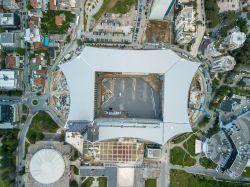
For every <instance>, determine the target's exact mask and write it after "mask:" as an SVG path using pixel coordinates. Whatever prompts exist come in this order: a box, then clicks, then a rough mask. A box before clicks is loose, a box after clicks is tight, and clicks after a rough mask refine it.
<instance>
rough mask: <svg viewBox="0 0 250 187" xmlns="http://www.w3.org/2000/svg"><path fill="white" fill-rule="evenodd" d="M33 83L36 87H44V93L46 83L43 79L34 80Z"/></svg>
mask: <svg viewBox="0 0 250 187" xmlns="http://www.w3.org/2000/svg"><path fill="white" fill-rule="evenodd" d="M33 81H34V85H35V86H42V92H44V88H45V83H46V81H45V80H44V79H43V78H34V79H33Z"/></svg>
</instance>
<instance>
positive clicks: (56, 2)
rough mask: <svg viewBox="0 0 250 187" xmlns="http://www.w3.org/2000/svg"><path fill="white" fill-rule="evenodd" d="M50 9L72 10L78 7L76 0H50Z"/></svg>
mask: <svg viewBox="0 0 250 187" xmlns="http://www.w3.org/2000/svg"><path fill="white" fill-rule="evenodd" d="M49 7H50V10H71V9H74V8H75V7H76V1H75V0H49Z"/></svg>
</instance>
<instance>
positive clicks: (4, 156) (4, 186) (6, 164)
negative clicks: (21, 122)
mask: <svg viewBox="0 0 250 187" xmlns="http://www.w3.org/2000/svg"><path fill="white" fill-rule="evenodd" d="M17 134H18V130H1V131H0V140H1V147H0V157H1V159H0V186H1V187H9V186H14V184H13V181H15V175H16V174H17V173H16V157H15V151H16V148H17V145H18V142H17Z"/></svg>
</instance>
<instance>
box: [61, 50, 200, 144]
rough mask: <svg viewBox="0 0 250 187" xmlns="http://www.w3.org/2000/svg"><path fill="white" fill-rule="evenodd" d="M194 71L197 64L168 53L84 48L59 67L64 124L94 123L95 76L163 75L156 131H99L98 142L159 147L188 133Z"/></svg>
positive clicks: (126, 129) (118, 129)
mask: <svg viewBox="0 0 250 187" xmlns="http://www.w3.org/2000/svg"><path fill="white" fill-rule="evenodd" d="M198 67H199V63H196V62H191V61H188V60H186V59H183V58H181V57H180V56H178V55H177V54H176V53H175V52H173V51H172V50H169V49H167V50H119V49H104V48H92V47H85V48H84V50H83V52H82V53H81V54H80V55H79V56H78V57H76V58H75V59H73V60H72V61H71V62H69V63H65V64H62V65H60V68H61V69H62V71H63V73H64V75H65V76H66V79H67V84H68V87H69V90H70V112H69V116H68V120H87V121H93V120H94V96H95V72H124V73H158V74H163V75H164V88H163V90H164V93H163V109H162V110H163V111H162V115H163V122H162V123H161V124H160V125H159V127H158V128H123V129H122V130H121V127H104V126H101V127H100V128H99V140H104V139H109V138H119V137H135V138H142V139H146V140H151V141H154V142H157V143H160V144H162V143H164V142H166V141H167V140H168V139H170V138H171V137H173V136H175V135H177V134H180V133H184V132H189V131H191V127H190V125H189V117H188V111H187V110H188V108H187V107H188V94H189V89H190V84H191V82H192V79H193V76H194V74H195V72H196V71H197V69H198ZM153 132H154V133H153Z"/></svg>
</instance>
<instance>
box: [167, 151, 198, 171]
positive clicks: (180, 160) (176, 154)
mask: <svg viewBox="0 0 250 187" xmlns="http://www.w3.org/2000/svg"><path fill="white" fill-rule="evenodd" d="M170 162H171V164H175V165H180V166H193V165H195V163H196V160H195V159H193V158H191V157H190V156H189V154H187V153H186V152H185V151H184V150H183V149H182V148H180V147H174V148H173V149H171V150H170Z"/></svg>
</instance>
